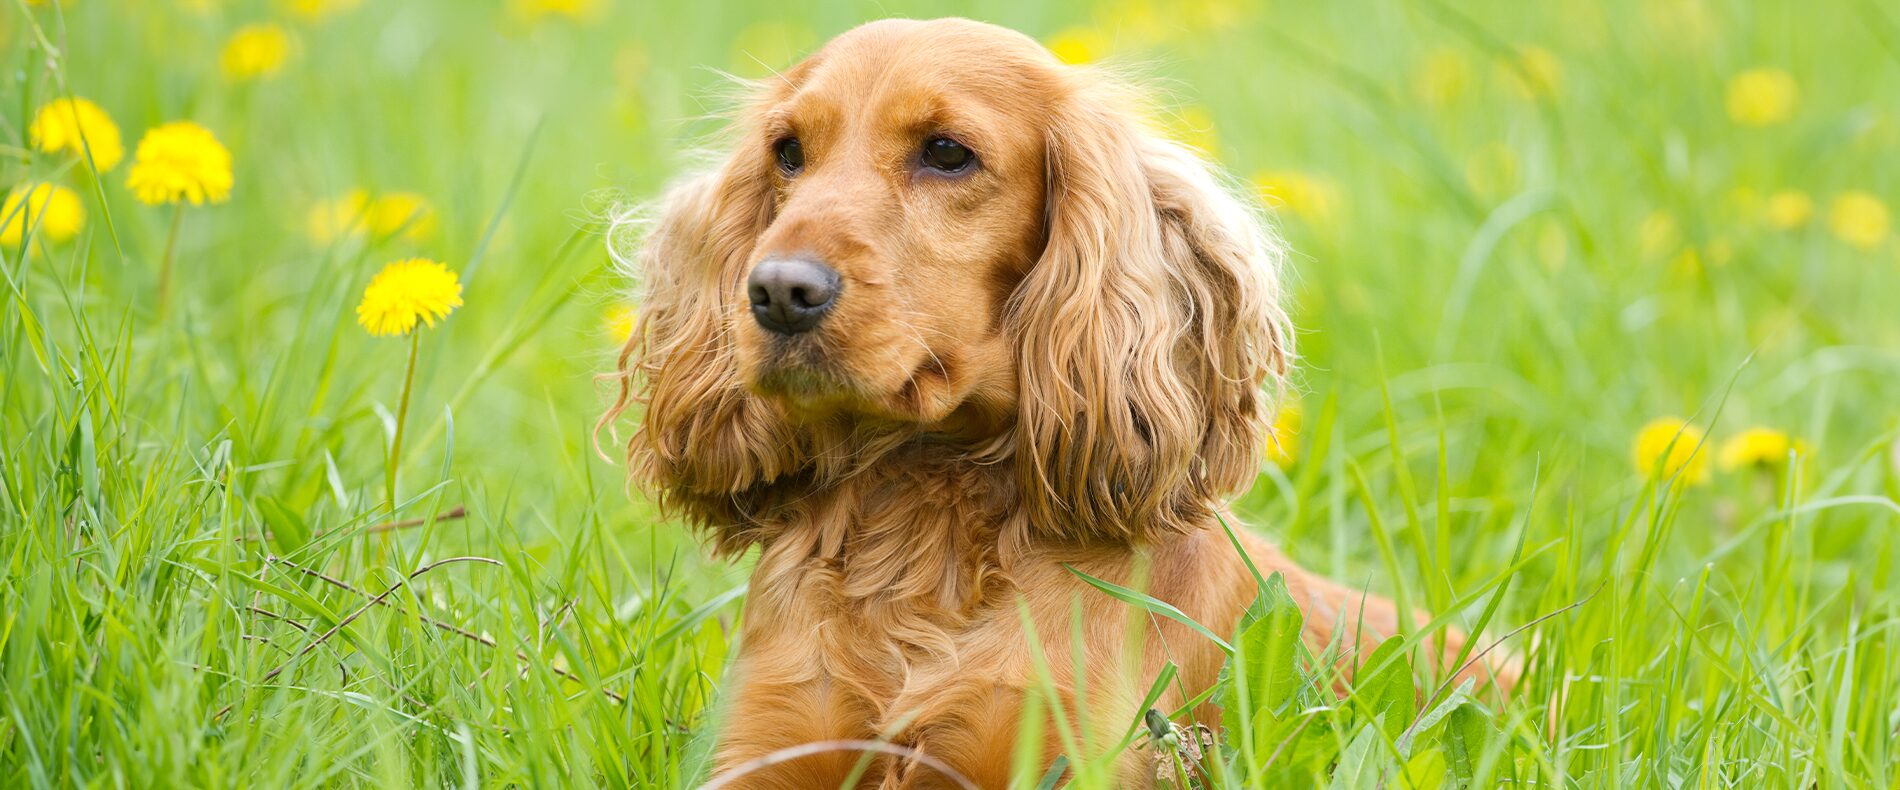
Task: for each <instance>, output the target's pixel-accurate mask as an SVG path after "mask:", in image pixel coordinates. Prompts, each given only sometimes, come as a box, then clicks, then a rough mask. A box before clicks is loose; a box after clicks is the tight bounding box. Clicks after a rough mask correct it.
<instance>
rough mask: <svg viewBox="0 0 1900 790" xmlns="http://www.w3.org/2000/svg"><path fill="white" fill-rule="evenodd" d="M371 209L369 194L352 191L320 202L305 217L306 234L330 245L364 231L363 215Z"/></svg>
mask: <svg viewBox="0 0 1900 790" xmlns="http://www.w3.org/2000/svg"><path fill="white" fill-rule="evenodd" d="M368 209H369V193H368V192H366V191H364V190H361V189H352V190H350V191H348V192H345V193H343V194H342V195H340V196H338V197H335V198H332V199H330V200H324V201H319V202H318V203H317V204H316V205H314V206H311V207H310V212H309V213H308V214H307V215H305V217H304V232H305V233H308V234H310V240H311V241H314V242H316V243H318V244H329V243H330V242H333V241H336V240H337V239H340V238H343V237H345V236H353V235H356V234H358V233H361V232H362V231H363V214H364V212H365V211H367V210H368Z"/></svg>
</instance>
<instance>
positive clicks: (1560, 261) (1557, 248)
mask: <svg viewBox="0 0 1900 790" xmlns="http://www.w3.org/2000/svg"><path fill="white" fill-rule="evenodd" d="M1569 259H1570V233H1569V231H1567V230H1565V229H1564V225H1563V224H1562V223H1559V222H1556V221H1554V220H1551V221H1546V222H1544V223H1542V224H1541V226H1540V227H1538V229H1537V260H1539V261H1541V262H1542V263H1543V264H1544V269H1545V270H1547V271H1552V272H1555V271H1560V270H1562V269H1563V268H1564V264H1565V263H1566V262H1568V261H1569Z"/></svg>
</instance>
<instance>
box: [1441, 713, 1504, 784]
mask: <svg viewBox="0 0 1900 790" xmlns="http://www.w3.org/2000/svg"><path fill="white" fill-rule="evenodd" d="M1495 737H1497V728H1496V727H1494V726H1492V724H1491V715H1490V714H1488V713H1486V712H1485V710H1484V708H1483V707H1482V706H1480V705H1478V703H1476V702H1470V701H1466V702H1465V703H1464V704H1461V705H1459V706H1458V707H1456V708H1453V709H1452V710H1451V715H1449V716H1446V717H1445V734H1444V737H1443V739H1442V742H1443V743H1444V745H1445V751H1446V754H1447V756H1448V757H1449V758H1450V761H1451V771H1452V773H1453V774H1454V775H1456V776H1457V777H1458V780H1459V781H1461V782H1471V781H1472V780H1473V779H1475V778H1476V776H1477V774H1478V767H1479V766H1480V765H1481V764H1482V763H1483V762H1484V753H1485V749H1486V747H1488V746H1489V745H1490V743H1491V740H1492V739H1493V738H1495Z"/></svg>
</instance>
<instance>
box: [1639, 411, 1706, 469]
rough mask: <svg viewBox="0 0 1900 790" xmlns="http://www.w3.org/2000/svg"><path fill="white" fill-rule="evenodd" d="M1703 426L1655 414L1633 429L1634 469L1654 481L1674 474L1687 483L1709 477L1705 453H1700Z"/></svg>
mask: <svg viewBox="0 0 1900 790" xmlns="http://www.w3.org/2000/svg"><path fill="white" fill-rule="evenodd" d="M1702 437H1703V434H1702V429H1700V428H1697V427H1695V426H1693V425H1690V424H1689V423H1687V422H1684V421H1683V420H1682V419H1681V418H1677V417H1658V418H1656V419H1654V420H1651V421H1650V422H1649V424H1647V425H1644V426H1643V427H1642V430H1639V431H1637V432H1636V446H1635V452H1634V456H1635V461H1636V471H1637V473H1639V474H1642V475H1644V476H1646V477H1651V478H1653V479H1656V480H1667V479H1670V478H1672V477H1676V476H1677V475H1678V474H1680V475H1681V478H1682V479H1683V480H1685V481H1687V482H1689V483H1690V484H1698V483H1704V482H1707V481H1708V479H1709V457H1708V454H1706V453H1703V452H1700V449H1701V444H1702Z"/></svg>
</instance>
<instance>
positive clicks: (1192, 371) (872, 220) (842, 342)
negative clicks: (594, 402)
mask: <svg viewBox="0 0 1900 790" xmlns="http://www.w3.org/2000/svg"><path fill="white" fill-rule="evenodd" d="M1132 98H1133V96H1132V95H1131V94H1130V93H1129V92H1128V91H1126V90H1124V89H1122V88H1120V87H1118V86H1117V85H1115V84H1113V83H1112V82H1111V81H1108V80H1105V79H1103V78H1102V77H1101V76H1100V75H1098V74H1096V73H1094V72H1092V71H1089V70H1085V69H1080V68H1075V67H1070V66H1066V65H1063V64H1061V63H1059V62H1058V61H1056V60H1055V59H1054V58H1053V57H1052V56H1050V54H1049V53H1048V52H1047V51H1046V50H1044V49H1043V48H1042V47H1041V46H1040V45H1038V44H1036V43H1035V42H1034V41H1032V40H1030V39H1029V38H1026V37H1024V36H1022V35H1019V34H1017V33H1014V32H1011V31H1008V30H1004V29H1001V28H997V27H993V26H989V25H984V24H980V23H975V22H969V21H964V20H934V21H912V20H889V21H883V22H876V23H872V24H868V25H865V26H862V27H859V28H857V29H855V30H852V31H850V32H848V33H845V34H844V35H842V36H839V37H838V38H837V39H835V40H833V41H832V42H830V43H829V44H827V45H826V46H825V47H824V48H823V49H822V50H820V51H819V52H818V53H817V54H815V55H813V56H812V57H810V58H809V59H807V60H806V61H804V62H803V63H800V64H799V65H797V66H796V67H794V68H792V69H789V70H787V71H785V72H784V73H782V74H779V75H776V76H775V77H774V78H771V79H767V80H764V81H762V82H760V83H759V84H758V85H756V86H755V88H754V92H753V94H752V98H751V99H750V101H749V102H748V104H747V105H746V106H745V108H744V109H743V110H742V112H741V113H740V115H739V117H738V119H737V122H736V123H735V124H734V128H733V132H734V134H735V140H734V142H733V145H732V148H731V152H730V154H729V156H728V157H727V158H726V160H725V161H724V163H723V164H722V165H720V166H719V167H718V168H717V169H716V170H714V171H712V172H710V173H707V174H704V175H702V176H700V177H698V178H697V179H695V180H692V181H689V182H687V183H685V184H683V185H681V186H679V187H677V188H675V189H674V190H673V191H672V192H671V193H669V195H668V197H667V198H666V200H665V202H664V204H663V206H662V208H661V210H660V216H659V218H658V222H657V225H656V226H655V227H653V228H652V230H651V232H650V233H649V234H648V235H647V236H646V238H645V240H644V243H643V244H641V245H640V249H639V251H638V253H637V255H630V256H628V258H629V264H630V265H631V266H632V267H633V268H634V269H635V274H636V276H637V277H638V278H640V279H641V280H642V281H643V282H644V288H643V292H642V294H641V296H640V301H639V304H638V309H639V311H640V324H639V328H638V329H637V330H636V332H635V333H634V336H633V338H632V339H631V340H630V341H629V343H628V345H627V347H626V349H625V351H624V352H623V354H622V357H621V366H620V369H621V374H622V382H623V395H622V399H621V400H622V403H621V405H623V406H624V405H625V404H626V402H628V401H637V402H641V403H643V404H644V405H645V414H644V417H643V422H642V425H641V427H640V429H639V430H638V432H637V433H636V434H635V435H634V437H633V439H632V440H631V442H630V444H629V448H628V452H629V459H630V461H631V464H632V467H633V469H634V473H635V476H636V477H637V478H638V479H640V480H641V481H642V482H644V483H646V484H648V485H650V486H652V487H654V488H655V489H657V490H658V492H659V493H660V494H661V495H662V497H663V500H664V501H667V502H669V503H671V504H674V505H676V506H679V507H682V508H683V509H684V510H685V511H686V513H687V515H689V516H691V517H693V518H694V519H695V520H697V521H699V522H701V523H704V524H707V525H709V526H712V527H714V528H715V529H716V531H717V532H718V534H719V535H720V537H721V538H722V545H724V546H725V547H726V548H735V547H737V546H742V545H743V544H744V543H745V542H746V540H747V537H746V535H747V534H748V533H747V530H746V527H747V525H748V524H749V523H750V521H751V520H752V519H753V518H755V517H757V516H759V515H761V514H762V509H764V508H767V507H769V506H770V502H771V501H773V500H772V496H773V494H772V492H774V491H776V492H778V494H779V495H783V494H784V493H785V492H786V490H787V489H788V488H789V489H796V490H797V491H798V492H801V493H802V492H805V491H809V490H810V489H811V488H813V487H815V486H823V485H826V484H828V483H830V482H835V481H836V480H837V479H839V478H840V477H841V476H843V475H848V474H850V473H851V470H852V469H853V468H855V465H856V464H858V463H861V462H863V461H864V460H865V459H867V458H872V457H875V456H876V455H878V454H879V453H881V452H882V451H884V450H886V449H889V448H892V447H897V446H902V445H903V444H905V443H907V442H910V441H913V440H920V439H921V440H927V441H930V442H933V443H937V444H940V445H942V446H945V447H949V448H955V449H954V451H956V452H965V453H968V454H969V455H970V456H971V457H973V458H980V459H982V460H985V461H989V462H995V463H1008V464H1011V465H1013V468H1014V470H1015V472H1016V482H1017V488H1018V489H1019V490H1018V495H1019V496H1020V497H1021V501H1022V502H1023V503H1024V507H1025V510H1026V514H1027V515H1028V517H1029V521H1030V523H1031V524H1032V525H1033V527H1034V528H1035V529H1037V530H1038V531H1039V532H1041V533H1042V534H1047V535H1051V536H1053V537H1056V538H1061V539H1075V540H1119V541H1127V540H1138V539H1141V538H1143V537H1145V536H1147V535H1149V534H1150V533H1153V532H1156V531H1162V530H1171V529H1172V530H1179V529H1185V528H1187V527H1189V526H1191V525H1192V524H1195V523H1199V522H1202V521H1204V520H1205V516H1206V514H1207V513H1208V510H1209V508H1210V507H1212V505H1213V503H1214V501H1215V500H1216V499H1217V498H1218V497H1220V496H1223V495H1226V494H1231V493H1233V492H1235V491H1237V490H1238V489H1241V488H1243V487H1244V486H1245V485H1246V484H1247V483H1248V482H1250V481H1251V480H1252V478H1253V476H1254V474H1255V472H1256V470H1257V464H1258V462H1259V458H1260V455H1259V450H1260V442H1261V440H1262V438H1263V435H1264V428H1265V425H1266V423H1267V420H1268V418H1269V417H1270V416H1271V415H1270V414H1269V410H1270V408H1271V399H1270V397H1269V396H1268V394H1267V389H1269V388H1270V387H1271V385H1272V384H1273V383H1275V381H1277V378H1278V376H1279V374H1280V373H1281V372H1283V371H1284V369H1285V366H1286V364H1287V359H1288V356H1289V354H1290V348H1289V343H1290V335H1289V332H1288V329H1287V326H1286V322H1285V318H1284V315H1283V314H1282V312H1281V310H1280V307H1279V303H1278V300H1279V286H1278V281H1277V279H1276V277H1277V275H1276V270H1277V268H1278V264H1279V257H1280V252H1279V249H1278V247H1277V245H1276V242H1275V241H1274V240H1273V239H1272V238H1271V237H1270V236H1269V235H1268V234H1267V233H1266V232H1265V231H1264V230H1263V229H1262V227H1261V225H1260V223H1259V221H1258V219H1257V218H1256V217H1255V215H1254V214H1253V213H1252V212H1251V211H1250V210H1248V208H1247V207H1246V206H1245V205H1244V204H1243V203H1241V202H1240V201H1238V200H1236V199H1235V198H1234V197H1232V196H1231V195H1230V194H1229V193H1228V192H1227V191H1226V190H1224V189H1223V188H1222V186H1221V185H1220V184H1219V183H1217V179H1216V178H1215V176H1214V175H1213V174H1212V172H1211V171H1210V170H1209V168H1208V167H1207V166H1206V165H1205V164H1204V163H1203V162H1202V161H1201V160H1200V159H1199V158H1197V157H1196V156H1195V155H1193V154H1192V153H1190V152H1189V151H1187V150H1186V149H1184V148H1182V147H1181V146H1179V145H1177V144H1174V143H1171V142H1168V141H1166V140H1165V139H1163V138H1162V137H1160V136H1157V135H1154V134H1152V133H1151V132H1150V131H1148V130H1147V129H1146V128H1145V127H1144V126H1143V125H1142V122H1141V119H1140V115H1139V114H1138V112H1137V110H1136V107H1137V106H1138V105H1137V104H1136V103H1134V102H1133V101H1132ZM618 409H619V407H616V409H615V412H617V411H618ZM611 416H612V414H611V413H610V415H609V417H611Z"/></svg>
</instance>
